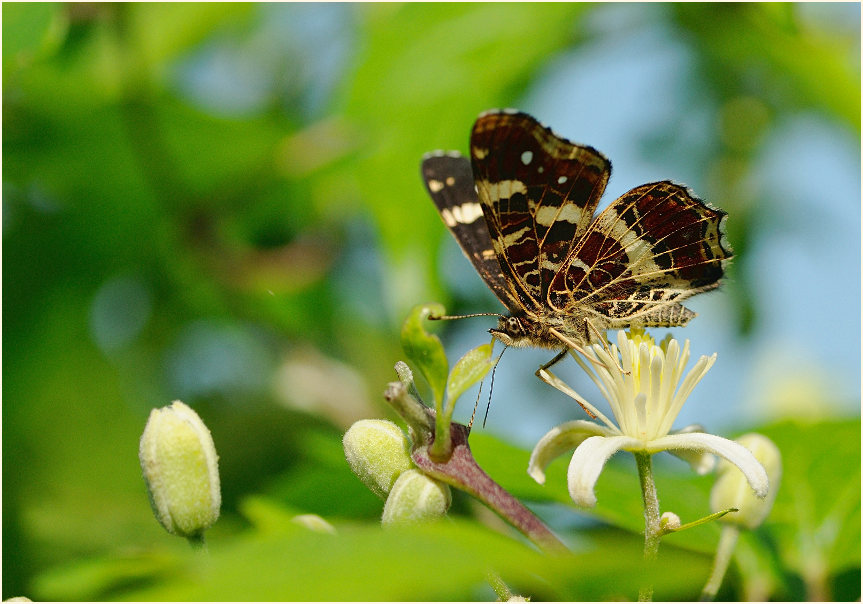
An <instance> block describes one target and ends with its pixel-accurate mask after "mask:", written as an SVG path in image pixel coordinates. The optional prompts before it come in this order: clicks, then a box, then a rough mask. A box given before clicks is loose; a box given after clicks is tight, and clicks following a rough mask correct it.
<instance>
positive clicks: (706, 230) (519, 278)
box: [422, 110, 732, 367]
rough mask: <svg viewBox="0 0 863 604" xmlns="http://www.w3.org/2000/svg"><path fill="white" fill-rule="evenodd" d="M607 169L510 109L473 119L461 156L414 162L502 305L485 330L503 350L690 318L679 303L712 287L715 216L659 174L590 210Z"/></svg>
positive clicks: (718, 251)
mask: <svg viewBox="0 0 863 604" xmlns="http://www.w3.org/2000/svg"><path fill="white" fill-rule="evenodd" d="M610 175H611V162H610V161H609V160H608V159H606V157H605V156H604V155H602V153H600V152H599V151H597V150H596V149H594V148H592V147H589V146H586V145H579V144H575V143H572V142H570V141H568V140H566V139H565V138H562V137H560V136H558V135H556V134H555V133H554V132H552V131H551V129H549V128H547V127H545V126H543V125H542V124H541V123H539V122H538V121H537V120H536V119H534V118H533V117H531V116H530V115H527V114H526V113H522V112H519V111H514V110H492V111H487V112H484V113H482V114H481V115H480V116H479V118H478V119H477V120H476V123H475V124H474V126H473V130H472V132H471V136H470V159H467V158H466V157H464V156H462V155H461V154H460V153H458V152H455V151H450V152H443V151H436V152H433V153H429V154H426V155H425V156H424V157H423V160H422V177H423V180H424V181H425V185H426V189H427V190H428V192H429V195H431V198H432V200H433V201H434V203H435V205H436V206H437V208H438V211H439V212H440V215H441V218H442V219H443V221H444V224H445V225H446V226H447V228H448V229H449V230H450V232H451V233H452V234H453V236H454V237H455V238H456V241H458V243H459V245H460V246H461V248H462V251H463V252H464V253H465V255H466V256H467V258H468V259H469V260H470V261H471V263H472V264H473V266H474V268H475V269H476V271H477V272H478V273H479V275H480V276H481V277H482V279H483V280H484V281H485V283H486V285H488V287H489V288H490V289H491V290H492V292H494V294H495V295H496V296H497V298H498V299H499V300H500V301H501V303H503V305H504V306H505V307H506V309H507V311H509V315H498V316H499V319H498V325H497V327H496V328H495V329H491V330H489V331H490V332H491V333H492V335H493V336H494V337H495V338H496V339H498V340H500V341H501V342H503V343H504V344H505V345H508V346H516V347H523V346H532V347H539V348H549V349H561V348H562V349H563V350H562V351H561V353H560V354H559V355H558V357H557V358H560V357H562V356H563V355H564V354H565V353H566V352H567V350H569V349H571V348H574V349H580V348H582V347H583V346H585V345H587V344H589V343H591V342H594V341H598V340H602V339H604V333H605V330H608V329H622V328H631V327H651V326H659V327H675V326H682V325H685V324H686V323H687V322H688V321H689V320H690V319H691V318H692V317H694V316H695V313H694V312H692V311H691V310H689V309H687V308H686V307H684V306H683V305H682V304H681V302H682V301H683V300H685V299H686V298H689V297H690V296H693V295H695V294H698V293H701V292H705V291H708V290H711V289H714V288H716V287H717V286H718V285H719V281H720V279H721V278H722V276H723V274H724V271H725V268H726V265H727V263H728V261H729V260H730V259H731V257H732V250H731V247H730V246H729V244H728V242H727V239H726V235H725V220H726V217H727V215H726V213H725V212H723V211H722V210H719V209H717V208H713V207H711V206H709V205H708V204H706V203H705V202H703V201H701V200H700V199H698V198H697V197H695V196H693V194H692V193H691V192H690V191H689V190H688V189H687V188H686V187H684V186H681V185H678V184H675V183H673V182H670V181H659V182H653V183H648V184H645V185H641V186H639V187H635V188H634V189H632V190H631V191H629V192H627V193H625V194H624V195H622V196H621V197H620V198H618V199H617V200H615V201H614V202H613V203H611V204H610V205H609V206H608V207H607V208H606V209H604V210H603V211H602V212H600V213H599V214H598V215H596V216H594V214H595V212H596V208H597V205H598V203H599V200H600V198H601V197H602V194H603V192H604V190H605V186H606V184H607V183H608V178H609V176H610ZM553 362H554V361H552V363H553ZM550 364H551V363H549V364H547V365H546V367H547V366H548V365H550Z"/></svg>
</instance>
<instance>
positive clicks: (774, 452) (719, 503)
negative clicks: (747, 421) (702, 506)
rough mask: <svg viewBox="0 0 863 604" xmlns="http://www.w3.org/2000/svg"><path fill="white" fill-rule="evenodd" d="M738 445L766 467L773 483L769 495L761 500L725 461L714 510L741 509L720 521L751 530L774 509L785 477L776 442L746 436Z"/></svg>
mask: <svg viewBox="0 0 863 604" xmlns="http://www.w3.org/2000/svg"><path fill="white" fill-rule="evenodd" d="M737 442H738V443H740V444H741V445H743V446H744V447H746V448H747V449H749V451H750V452H751V453H752V454H753V455H754V456H755V458H756V459H757V460H758V461H759V462H760V463H761V465H762V466H764V470H765V471H766V472H767V478H768V481H769V490H768V492H767V496H766V497H764V498H763V499H760V498H758V497H757V496H756V495H755V493H754V492H753V491H752V488H751V487H750V486H749V483H748V482H747V481H746V478H744V476H743V474H742V473H741V472H740V470H738V469H737V468H736V467H735V466H734V465H732V464H730V463H729V462H727V461H725V460H721V461H720V462H719V465H718V466H717V474H718V476H717V478H716V483H715V484H714V485H713V490H712V491H711V492H710V509H711V511H712V512H714V513H716V512H720V511H722V510H727V509H728V508H737V509H738V510H739V511H738V512H736V513H731V514H726V515H725V516H722V517H721V518H720V519H719V522H725V523H728V524H736V525H739V526H741V527H744V528H748V529H750V530H751V529H755V528H757V527H758V526H760V525H761V523H762V522H764V519H765V518H767V514H769V513H770V510H771V508H772V507H773V501H774V500H775V499H776V492H777V491H778V490H779V480H780V479H781V477H782V456H781V454H780V453H779V449H778V448H777V447H776V445H775V444H773V441H771V440H770V439H769V438H767V437H766V436H762V435H761V434H744V435H743V436H741V437H740V438H738V439H737Z"/></svg>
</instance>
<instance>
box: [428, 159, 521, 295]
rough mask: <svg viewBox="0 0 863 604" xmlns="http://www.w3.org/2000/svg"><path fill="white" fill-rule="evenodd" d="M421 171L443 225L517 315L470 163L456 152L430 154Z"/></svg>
mask: <svg viewBox="0 0 863 604" xmlns="http://www.w3.org/2000/svg"><path fill="white" fill-rule="evenodd" d="M421 170H422V177H423V181H424V182H425V185H426V190H427V191H428V193H429V195H430V196H431V198H432V201H434V203H435V205H436V206H437V209H438V212H439V213H440V216H441V218H442V219H443V222H444V224H445V225H446V227H447V228H448V229H449V230H450V232H451V233H452V234H453V236H454V237H455V240H456V241H457V242H458V244H459V246H460V247H461V249H462V251H463V252H464V254H465V256H467V258H468V259H469V260H470V261H471V264H473V266H474V268H475V269H476V271H477V272H478V273H479V275H480V276H481V277H482V278H483V280H484V281H485V282H486V284H487V285H488V286H489V288H490V289H491V290H492V291H493V292H494V294H495V295H496V296H497V297H498V299H499V300H500V301H501V302H502V303H503V305H504V306H506V307H507V310H509V311H510V312H514V311H515V310H516V309H517V308H518V302H517V301H516V300H515V299H514V297H513V293H512V292H511V288H510V287H509V286H508V284H507V281H506V279H505V278H504V276H503V273H502V272H501V270H500V263H499V262H498V260H497V256H496V255H495V253H494V249H493V248H492V244H491V237H490V236H489V233H488V226H486V221H485V217H484V216H483V212H482V208H481V206H480V202H479V198H478V197H477V195H476V189H475V187H474V180H473V173H472V172H471V167H470V161H469V160H468V159H467V158H466V157H463V156H461V155H460V154H458V153H457V152H455V151H450V152H447V153H443V152H435V153H429V154H427V155H426V156H425V157H423V161H422V168H421Z"/></svg>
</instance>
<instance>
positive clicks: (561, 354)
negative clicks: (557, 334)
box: [536, 348, 569, 376]
mask: <svg viewBox="0 0 863 604" xmlns="http://www.w3.org/2000/svg"><path fill="white" fill-rule="evenodd" d="M568 352H569V348H564V349H563V350H561V351H560V352H558V353H557V354H556V355H555V357H554V358H553V359H551V360H550V361H549V362H548V363H546V364H544V365H542V366H541V367H540V368H539V369H537V370H536V375H537V376H539V372H540V371H542V370H544V369H548V368H549V367H551V366H552V365H555V364H557V362H558V361H560V360H561V359H562V358H563V357H565V356H566V353H568Z"/></svg>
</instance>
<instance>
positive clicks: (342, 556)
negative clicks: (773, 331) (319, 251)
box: [34, 511, 709, 601]
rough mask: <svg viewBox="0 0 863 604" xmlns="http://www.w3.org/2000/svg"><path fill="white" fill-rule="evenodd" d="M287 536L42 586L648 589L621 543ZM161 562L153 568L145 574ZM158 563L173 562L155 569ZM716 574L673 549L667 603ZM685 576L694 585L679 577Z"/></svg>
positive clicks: (471, 526)
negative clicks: (493, 582) (567, 547)
mask: <svg viewBox="0 0 863 604" xmlns="http://www.w3.org/2000/svg"><path fill="white" fill-rule="evenodd" d="M269 514H273V511H270V512H269ZM327 520H329V519H327ZM280 524H281V526H280V527H279V530H278V531H268V532H267V533H266V534H261V533H258V532H254V531H252V532H248V533H245V534H243V535H240V536H238V537H237V538H235V539H233V540H223V541H220V542H218V543H217V542H215V541H214V540H211V542H210V551H209V554H208V555H205V556H200V555H197V554H196V553H195V552H193V551H191V550H189V548H186V549H187V550H189V551H185V552H184V551H181V550H179V549H178V550H176V553H174V554H172V555H171V558H173V563H172V564H171V565H170V566H167V565H166V564H165V562H168V561H169V560H170V558H166V556H165V555H161V556H160V555H159V554H158V553H157V554H156V555H155V556H154V554H152V553H150V554H130V555H127V556H125V557H119V556H117V558H121V559H120V560H117V559H115V560H111V559H99V560H95V561H91V562H89V563H85V562H79V561H75V562H74V563H72V564H70V565H69V566H67V567H66V568H63V569H57V570H54V571H52V572H51V573H46V574H45V575H43V577H42V579H41V580H40V581H39V582H38V589H37V590H36V591H37V593H38V594H39V597H41V598H51V599H60V598H61V597H62V596H68V595H69V594H70V593H73V594H75V597H77V598H79V599H96V600H100V599H106V598H108V597H110V599H114V600H116V599H123V600H129V599H131V600H141V601H163V600H169V601H189V600H194V601H231V600H244V601H270V600H280V601H286V600H287V601H294V600H297V601H300V600H305V601H357V600H369V601H419V600H426V601H451V600H476V599H483V600H485V599H492V598H493V597H494V596H493V595H492V593H491V590H490V588H489V587H488V584H487V581H486V576H487V573H488V572H489V570H490V569H494V572H495V573H496V574H498V575H499V576H500V577H501V578H502V579H503V580H504V581H505V582H506V583H507V585H509V586H510V587H511V588H512V589H513V590H514V591H515V592H516V593H519V594H524V595H527V596H532V597H534V598H536V599H542V600H591V601H592V600H607V599H624V598H627V599H633V598H634V597H635V596H636V594H637V593H638V587H639V584H640V582H641V581H643V580H644V578H645V577H644V574H643V572H644V571H643V570H639V569H640V568H642V567H643V565H642V564H641V560H642V553H641V543H640V539H639V538H638V537H637V536H633V535H626V534H622V533H620V532H616V531H609V530H605V531H601V532H594V533H592V534H589V535H586V539H585V540H584V541H583V542H582V543H581V544H579V547H578V548H577V549H579V550H580V551H579V553H577V554H575V555H572V556H561V557H552V556H545V555H542V554H540V553H539V552H537V551H536V550H534V549H533V548H531V547H529V546H527V545H525V544H524V543H522V542H520V541H518V540H515V539H510V538H508V537H506V536H503V535H501V534H500V533H499V532H497V531H496V530H490V529H488V528H485V527H482V526H478V525H477V524H476V523H473V522H465V521H463V520H460V519H457V518H453V519H451V520H449V521H446V522H435V523H429V524H424V525H416V526H411V527H398V528H393V529H390V530H383V529H381V527H380V526H379V525H378V524H377V523H374V524H372V523H367V524H363V525H356V524H353V525H351V524H344V523H334V524H335V528H336V534H335V535H327V534H320V533H315V532H312V531H310V530H308V529H306V528H304V527H301V526H297V525H295V524H293V523H288V522H282V523H280ZM151 559H152V560H154V562H149V563H147V561H148V560H151ZM160 559H164V560H165V562H163V563H161V564H156V563H155V561H159V560H160ZM708 562H709V561H708V559H707V558H706V557H703V556H694V555H693V554H691V553H687V552H683V551H681V550H677V549H675V548H669V549H668V550H667V551H666V552H663V555H661V556H660V560H659V565H658V568H657V569H656V571H655V579H656V581H655V585H656V589H657V595H658V596H659V597H661V598H662V599H690V598H691V597H693V595H694V594H696V593H697V589H698V587H699V586H700V583H701V578H702V577H703V576H704V575H705V574H706V572H707V568H708ZM121 564H124V565H126V566H130V567H134V566H135V565H136V564H138V565H139V572H138V574H137V575H136V576H131V577H130V578H132V579H137V580H135V581H129V582H127V583H125V584H122V583H121V584H117V583H108V584H106V583H104V582H103V583H100V582H99V581H92V580H90V587H91V588H90V589H89V590H88V589H81V588H78V589H76V590H74V591H72V590H70V589H69V587H70V585H72V584H73V582H75V581H80V579H77V577H79V576H80V575H81V574H82V570H83V569H85V568H89V569H90V570H89V571H88V572H89V574H91V575H93V574H99V573H100V570H99V569H102V570H101V574H103V575H110V574H111V573H114V572H115V570H114V569H115V568H117V567H118V566H120V565H121ZM683 567H685V568H686V569H687V572H686V573H680V572H677V573H675V572H673V570H674V569H675V568H683ZM148 573H149V576H147V575H148ZM126 576H127V577H128V576H129V575H128V573H127V575H126ZM99 585H102V586H103V588H105V591H100V590H99V589H98V587H99ZM34 595H36V594H34Z"/></svg>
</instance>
